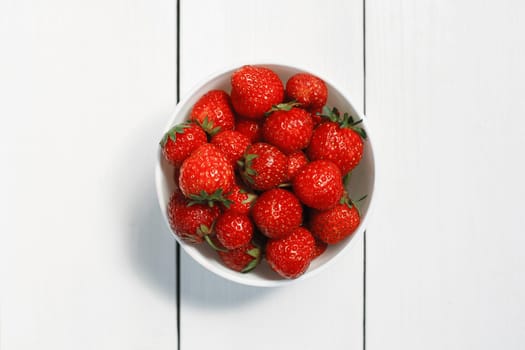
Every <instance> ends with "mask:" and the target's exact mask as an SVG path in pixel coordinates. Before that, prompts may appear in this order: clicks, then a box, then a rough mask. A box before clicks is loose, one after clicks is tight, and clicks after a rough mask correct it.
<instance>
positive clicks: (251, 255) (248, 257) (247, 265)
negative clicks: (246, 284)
mask: <svg viewBox="0 0 525 350" xmlns="http://www.w3.org/2000/svg"><path fill="white" fill-rule="evenodd" d="M217 253H219V257H220V258H221V260H222V262H223V263H224V265H226V266H227V267H229V268H230V269H232V270H234V271H238V272H243V273H244V272H248V271H251V270H253V269H254V268H255V267H256V266H257V264H258V263H259V262H260V260H261V249H260V248H259V247H257V246H256V245H254V244H253V243H248V245H246V246H244V247H240V248H237V249H233V250H228V251H218V252H217Z"/></svg>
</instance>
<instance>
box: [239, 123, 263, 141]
mask: <svg viewBox="0 0 525 350" xmlns="http://www.w3.org/2000/svg"><path fill="white" fill-rule="evenodd" d="M235 131H238V132H240V133H241V134H243V135H244V136H246V137H247V138H248V139H249V140H250V143H256V142H261V141H262V120H254V119H246V118H237V120H236V122H235Z"/></svg>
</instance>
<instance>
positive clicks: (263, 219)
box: [252, 188, 303, 238]
mask: <svg viewBox="0 0 525 350" xmlns="http://www.w3.org/2000/svg"><path fill="white" fill-rule="evenodd" d="M252 218H253V220H254V222H255V225H257V227H258V228H259V230H260V231H261V233H262V234H264V235H265V236H267V237H269V238H282V237H286V236H287V235H289V234H290V233H291V232H292V231H293V230H294V229H295V228H297V227H299V225H301V222H302V220H303V207H302V206H301V203H300V202H299V200H298V199H297V197H295V196H294V194H293V193H291V192H288V191H286V190H283V189H280V188H275V189H272V190H269V191H266V192H264V193H263V194H261V195H260V196H259V199H258V200H257V201H256V202H255V204H254V205H253V207H252Z"/></svg>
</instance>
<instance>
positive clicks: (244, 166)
mask: <svg viewBox="0 0 525 350" xmlns="http://www.w3.org/2000/svg"><path fill="white" fill-rule="evenodd" d="M257 157H258V155H257V154H251V153H249V154H245V155H244V157H243V159H242V160H239V161H237V165H238V166H239V169H241V176H242V178H243V179H244V180H246V181H248V183H250V184H253V182H254V180H253V176H256V175H257V171H255V169H253V168H252V162H253V160H254V159H255V158H257Z"/></svg>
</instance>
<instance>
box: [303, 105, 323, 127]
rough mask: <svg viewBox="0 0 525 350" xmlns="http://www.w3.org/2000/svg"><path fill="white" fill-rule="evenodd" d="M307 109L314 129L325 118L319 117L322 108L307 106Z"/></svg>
mask: <svg viewBox="0 0 525 350" xmlns="http://www.w3.org/2000/svg"><path fill="white" fill-rule="evenodd" d="M307 111H308V112H310V117H311V118H312V122H313V124H314V129H315V127H316V126H317V125H319V124H321V123H322V122H323V121H324V120H326V119H324V118H323V117H321V114H322V113H323V109H322V108H309V109H307Z"/></svg>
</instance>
